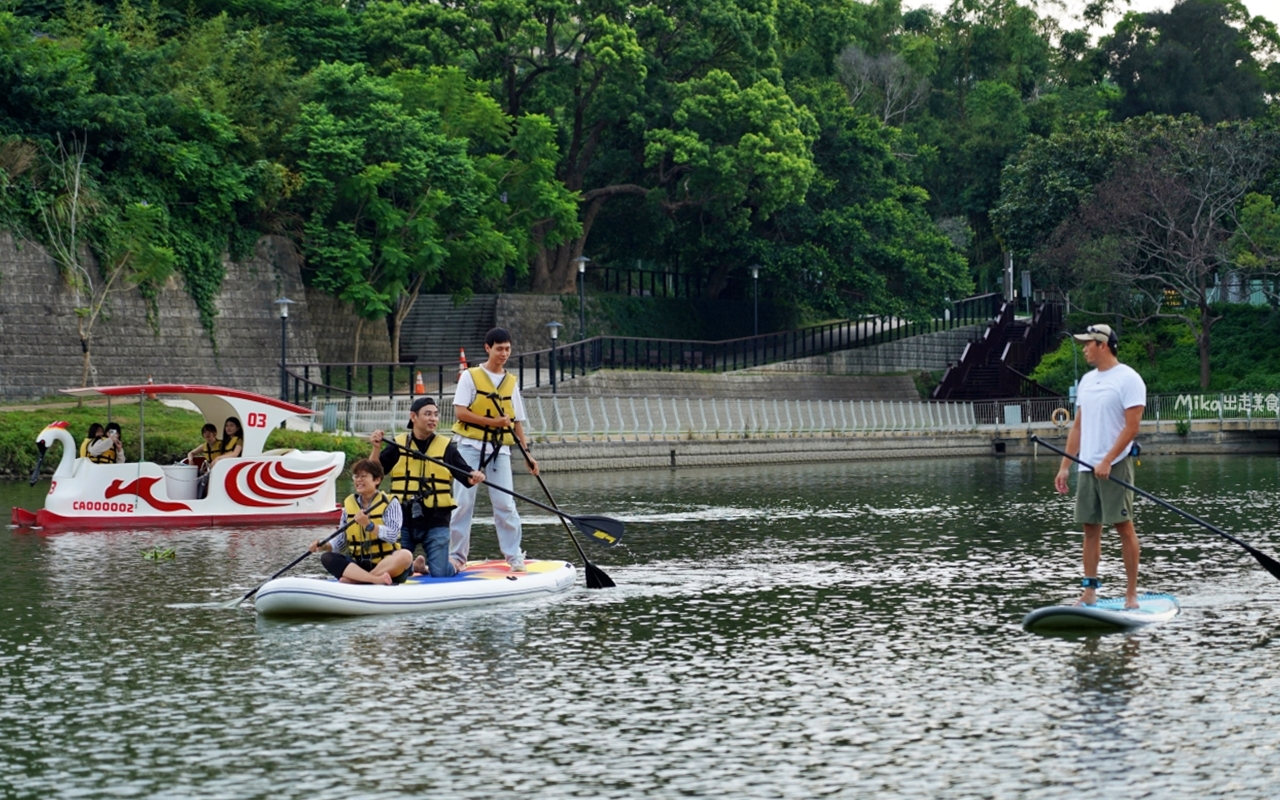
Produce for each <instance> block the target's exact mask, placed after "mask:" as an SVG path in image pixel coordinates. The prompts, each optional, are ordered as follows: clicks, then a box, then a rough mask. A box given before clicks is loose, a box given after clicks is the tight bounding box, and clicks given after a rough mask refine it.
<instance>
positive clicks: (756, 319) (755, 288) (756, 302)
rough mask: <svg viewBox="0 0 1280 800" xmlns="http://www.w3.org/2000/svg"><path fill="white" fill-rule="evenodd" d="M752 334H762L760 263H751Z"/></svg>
mask: <svg viewBox="0 0 1280 800" xmlns="http://www.w3.org/2000/svg"><path fill="white" fill-rule="evenodd" d="M751 311H752V315H751V316H752V319H753V323H752V335H753V336H759V335H760V265H759V264H752V265H751Z"/></svg>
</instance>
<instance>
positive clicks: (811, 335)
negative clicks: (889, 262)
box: [287, 294, 1000, 405]
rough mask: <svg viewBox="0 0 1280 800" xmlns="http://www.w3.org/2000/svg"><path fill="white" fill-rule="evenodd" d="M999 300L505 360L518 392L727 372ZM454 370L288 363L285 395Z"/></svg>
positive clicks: (371, 387)
mask: <svg viewBox="0 0 1280 800" xmlns="http://www.w3.org/2000/svg"><path fill="white" fill-rule="evenodd" d="M999 300H1000V296H999V295H998V294H989V295H980V296H978V297H971V298H967V299H965V300H960V301H957V302H956V303H954V304H953V309H954V310H953V309H948V310H947V312H946V313H945V314H944V315H943V316H942V317H941V318H938V319H929V320H923V321H912V320H904V319H899V318H896V317H887V316H874V317H873V316H869V317H864V318H861V319H857V320H840V321H837V322H829V323H824V324H822V325H811V326H809V327H806V328H799V329H796V330H791V331H780V332H776V333H765V334H761V335H759V336H746V337H742V338H738V339H725V340H721V341H704V340H691V339H658V338H646V337H635V336H597V337H594V338H591V339H585V340H582V341H578V342H571V343H569V344H566V345H565V346H563V347H556V348H554V349H552V348H547V349H545V350H534V351H530V352H525V353H520V354H518V355H515V356H512V358H511V360H510V361H508V362H507V369H508V370H509V371H513V372H515V373H516V375H517V378H518V379H519V381H520V387H521V389H522V390H527V389H530V388H541V387H542V386H547V385H551V383H552V381H553V380H554V381H555V382H556V383H560V382H563V381H565V380H571V379H573V378H576V377H579V376H581V375H586V374H588V373H590V372H594V371H596V370H600V369H640V370H664V371H709V372H726V371H730V370H737V369H745V368H747V367H757V366H764V365H766V364H773V363H777V362H779V361H789V360H792V359H796V358H805V357H808V356H815V355H823V354H826V353H830V352H833V351H836V350H848V349H853V348H858V347H868V346H872V345H878V344H884V343H886V342H892V341H897V340H899V339H905V338H908V337H911V336H919V335H921V334H925V333H934V332H938V331H943V330H949V329H951V328H956V327H962V326H965V325H974V324H978V323H980V322H985V321H987V320H989V319H990V317H991V315H992V314H993V313H995V309H998V308H999V306H1000V302H999ZM473 363H478V362H473ZM457 372H458V362H456V361H451V362H445V363H430V364H428V363H420V362H413V361H402V362H397V363H391V362H360V363H306V364H290V365H289V367H288V370H287V377H288V381H289V386H290V395H291V397H290V399H292V400H293V401H294V402H295V403H299V404H303V405H305V404H307V403H309V402H310V401H311V399H312V398H313V397H315V396H317V395H320V396H332V395H342V396H364V397H375V396H395V395H404V394H408V395H410V396H414V395H417V394H432V393H433V392H434V396H436V397H443V395H444V393H445V391H446V390H447V389H448V388H449V387H452V386H454V385H455V384H456V379H457ZM419 373H420V374H421V375H422V376H423V387H422V389H423V390H422V391H418V390H417V389H416V386H415V384H416V378H417V375H418V374H419Z"/></svg>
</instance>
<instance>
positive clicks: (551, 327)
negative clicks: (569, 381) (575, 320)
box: [547, 320, 564, 394]
mask: <svg viewBox="0 0 1280 800" xmlns="http://www.w3.org/2000/svg"><path fill="white" fill-rule="evenodd" d="M563 327H564V326H563V325H561V324H560V323H559V322H556V321H555V320H551V321H550V322H548V323H547V332H548V333H550V334H551V393H552V394H555V393H556V339H559V338H560V329H561V328H563Z"/></svg>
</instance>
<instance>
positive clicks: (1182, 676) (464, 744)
mask: <svg viewBox="0 0 1280 800" xmlns="http://www.w3.org/2000/svg"><path fill="white" fill-rule="evenodd" d="M1056 465H1057V459H1051V460H1046V459H1041V460H1040V461H1038V462H1035V461H1032V460H1030V459H1022V460H1019V459H1005V460H996V459H974V460H965V461H893V462H887V463H883V464H848V465H816V466H809V467H784V468H777V469H771V468H767V467H761V468H758V469H739V470H710V469H709V470H697V471H680V472H666V471H660V472H651V473H607V474H601V475H556V476H549V479H550V480H551V482H552V485H553V488H554V490H555V492H556V497H557V499H558V500H559V501H560V502H561V503H562V504H563V505H564V506H565V507H566V508H567V509H568V510H571V511H573V512H578V513H597V514H606V515H609V516H615V517H619V518H621V519H623V520H625V521H626V523H627V527H628V532H627V536H626V539H625V540H624V545H622V546H620V547H618V548H613V549H608V550H605V549H592V550H591V551H590V554H591V558H592V560H593V561H594V562H595V563H597V564H598V565H599V566H600V567H602V568H603V569H605V570H606V571H607V572H608V573H609V574H610V575H611V576H612V577H613V578H614V580H615V581H617V583H618V584H619V585H618V587H617V588H616V589H611V590H605V591H592V590H588V589H586V588H585V587H578V588H576V589H574V590H572V591H571V592H569V593H567V594H565V595H562V596H559V597H556V598H546V599H541V600H537V601H532V602H528V603H521V604H515V605H510V606H498V607H494V608H488V609H464V610H458V611H450V612H444V613H437V614H422V615H414V616H407V617H400V618H383V619H362V620H328V621H311V622H303V623H297V622H289V623H285V622H277V621H270V620H260V619H257V618H256V617H255V616H254V615H253V614H252V613H251V612H250V611H248V610H247V608H242V609H238V610H232V611H229V610H225V609H218V608H209V607H205V606H202V605H199V604H201V603H208V602H216V601H226V600H234V599H235V598H237V597H238V596H240V595H242V594H243V593H244V592H245V591H247V590H248V589H249V588H252V587H253V586H255V585H256V584H257V583H258V582H260V581H261V580H263V579H264V578H265V577H266V576H267V575H269V574H271V573H272V572H274V571H275V570H276V569H278V568H279V567H281V566H283V565H284V564H286V563H288V562H289V561H291V560H292V559H293V558H295V557H296V556H297V555H299V554H301V552H302V551H303V550H304V549H305V546H306V543H307V542H309V541H310V540H311V539H314V538H315V537H316V536H317V534H320V535H322V534H323V533H325V532H326V530H325V529H324V528H315V529H306V530H299V529H289V528H271V529H261V530H230V531H199V530H192V531H145V530H140V531H127V532H115V533H102V534H93V533H90V534H68V535H56V536H41V535H32V534H13V533H10V534H9V539H8V543H9V555H10V558H9V559H7V560H6V561H5V562H3V563H0V586H3V602H0V608H2V609H3V610H4V613H3V614H0V689H2V690H3V697H4V700H3V702H0V740H3V741H5V742H6V745H5V747H3V748H0V774H3V775H4V776H5V780H6V782H7V786H6V796H12V797H33V798H34V797H47V796H51V795H63V796H71V795H76V794H82V795H89V796H99V795H103V794H107V793H112V794H133V795H140V796H222V797H260V796H265V795H268V794H270V795H272V796H275V795H279V796H284V797H303V796H305V797H308V798H316V797H319V798H327V797H349V796H352V795H356V796H366V795H372V794H394V795H413V796H421V795H429V794H441V795H444V796H448V797H461V798H470V797H476V798H481V797H484V798H488V797H493V796H496V795H500V794H506V793H511V792H517V791H518V792H521V793H522V794H527V795H531V796H535V797H556V798H559V797H590V798H613V797H616V798H634V797H644V796H648V797H673V796H717V797H727V796H732V797H735V798H736V797H744V798H749V797H761V798H766V797H767V798H777V797H797V798H801V797H803V798H808V797H814V796H823V795H829V796H837V797H863V796H875V797H912V798H916V797H1061V796H1064V795H1066V794H1067V793H1071V794H1076V793H1085V794H1090V795H1095V796H1102V797H1128V796H1143V797H1186V796H1206V795H1214V794H1230V795H1231V796H1233V797H1267V796H1269V795H1270V794H1271V792H1272V787H1273V786H1274V781H1275V778H1276V775H1275V772H1276V770H1275V768H1273V767H1272V766H1271V764H1272V761H1273V759H1272V758H1271V756H1272V753H1271V751H1270V749H1269V748H1271V747H1272V744H1271V739H1273V738H1274V737H1270V736H1268V735H1266V732H1267V731H1269V730H1270V727H1271V725H1272V722H1271V711H1270V709H1271V706H1272V705H1273V699H1274V697H1276V695H1277V690H1280V681H1278V680H1277V678H1276V677H1275V676H1274V672H1275V670H1274V661H1275V659H1274V652H1275V651H1274V650H1273V648H1274V647H1275V646H1276V644H1275V638H1276V633H1277V630H1278V629H1280V620H1278V619H1277V617H1276V615H1275V613H1274V609H1275V607H1276V601H1277V600H1280V581H1276V580H1274V579H1273V578H1272V577H1271V576H1269V575H1267V574H1266V573H1265V572H1263V571H1262V570H1260V569H1258V568H1257V565H1256V564H1255V563H1254V562H1253V560H1252V559H1251V558H1249V557H1248V556H1247V555H1246V554H1244V553H1242V552H1241V551H1240V550H1239V548H1237V547H1235V546H1234V545H1231V544H1230V543H1227V542H1225V541H1223V540H1222V539H1221V538H1220V537H1217V536H1215V535H1214V534H1212V533H1209V532H1207V531H1204V530H1203V529H1200V528H1198V527H1196V526H1193V525H1190V524H1188V523H1186V521H1185V520H1183V519H1182V518H1181V517H1178V516H1176V515H1174V514H1172V513H1169V512H1167V511H1165V510H1163V509H1160V508H1159V507H1157V506H1154V505H1152V504H1150V503H1146V502H1140V503H1139V509H1138V511H1139V517H1138V526H1139V533H1140V535H1141V536H1142V538H1143V544H1144V571H1143V577H1142V588H1143V589H1144V590H1151V591H1169V592H1173V593H1176V594H1178V595H1179V596H1180V598H1181V600H1182V602H1183V605H1184V613H1183V616H1182V617H1180V618H1179V619H1178V620H1175V621H1174V622H1172V623H1169V624H1166V625H1162V626H1159V627H1157V628H1154V629H1150V630H1145V631H1141V632H1137V633H1133V634H1128V635H1112V636H1102V637H1084V638H1076V639H1071V638H1046V637H1041V636H1035V635H1031V634H1028V633H1026V632H1024V631H1022V629H1021V628H1020V626H1019V622H1020V620H1021V618H1022V616H1023V615H1024V614H1025V613H1026V612H1027V610H1029V609H1030V608H1033V607H1036V606H1039V605H1043V604H1045V603H1048V602H1056V601H1059V600H1064V599H1067V598H1069V597H1072V596H1073V595H1074V593H1075V592H1076V591H1077V588H1076V587H1075V584H1076V583H1077V582H1078V578H1079V555H1078V554H1079V541H1080V539H1079V537H1080V534H1079V533H1078V532H1075V531H1073V530H1072V528H1073V527H1074V526H1072V525H1071V523H1070V518H1071V508H1070V499H1069V498H1061V497H1059V496H1057V495H1056V494H1055V493H1054V492H1053V491H1052V487H1051V479H1052V474H1053V472H1054V471H1055V470H1056ZM520 480H521V481H524V482H525V483H528V485H524V483H521V484H520V485H517V487H516V488H517V491H521V492H524V493H528V494H530V495H531V496H536V495H537V493H538V491H539V490H538V488H537V485H536V483H532V482H530V480H529V479H527V478H521V479H520ZM1138 482H1139V484H1140V485H1142V486H1143V487H1144V488H1148V489H1150V490H1151V491H1154V492H1156V493H1157V494H1160V495H1161V496H1163V497H1166V498H1168V499H1169V500H1170V501H1172V502H1174V503H1176V504H1178V505H1181V506H1183V507H1185V508H1187V509H1188V510H1189V511H1192V513H1196V514H1198V515H1200V516H1202V517H1203V518H1205V519H1208V520H1211V521H1213V522H1214V523H1215V524H1218V525H1220V526H1221V527H1223V528H1225V529H1228V530H1233V531H1238V532H1240V533H1241V535H1245V536H1246V538H1248V539H1249V540H1250V541H1251V542H1252V543H1253V544H1255V546H1257V547H1259V548H1260V549H1262V550H1263V551H1264V552H1269V553H1272V554H1275V553H1277V552H1278V551H1280V547H1277V540H1276V533H1275V532H1274V531H1273V530H1272V528H1271V520H1273V519H1274V518H1275V511H1276V508H1275V505H1276V503H1277V499H1276V498H1277V493H1276V488H1277V485H1280V471H1278V469H1277V465H1276V462H1275V460H1274V459H1262V458H1252V459H1225V458H1224V459H1212V458H1200V459H1186V458H1184V459H1148V460H1146V461H1144V464H1143V467H1141V468H1140V471H1139V477H1138ZM5 491H8V490H7V488H0V493H3V492H5ZM5 498H6V496H5V495H3V494H0V500H3V499H5ZM525 521H526V542H525V543H526V547H527V549H529V550H530V551H531V553H532V554H534V555H538V556H548V557H565V558H568V557H572V556H573V550H572V545H571V544H570V542H569V541H568V537H567V536H565V534H564V532H563V530H562V529H561V528H560V527H559V524H558V522H557V521H556V519H555V518H554V517H551V516H550V515H546V514H543V513H542V512H536V511H535V512H533V513H532V514H530V515H529V516H527V517H526V518H525ZM1245 532H1247V535H1246V533H1245ZM493 539H494V537H493V535H492V531H491V530H485V531H481V532H478V535H477V538H476V541H477V542H478V543H481V542H483V543H485V545H484V546H488V545H489V544H493ZM158 546H159V547H173V548H175V550H176V552H177V557H176V558H175V559H173V560H171V561H163V562H153V561H144V560H143V559H142V558H141V555H140V553H141V551H142V550H145V549H150V548H153V547H158ZM494 546H495V547H496V545H494ZM1105 547H1106V548H1107V550H1106V552H1105V554H1104V574H1107V575H1110V577H1111V579H1110V580H1109V581H1108V584H1107V585H1108V586H1112V587H1114V586H1115V585H1117V584H1118V582H1119V580H1118V578H1119V575H1120V574H1121V568H1120V562H1119V548H1118V544H1117V543H1116V542H1115V541H1113V540H1108V541H1107V542H1106V544H1105ZM1108 570H1110V572H1109V573H1108V572H1107V571H1108ZM297 572H298V573H299V574H306V573H317V572H319V566H318V564H316V563H313V562H312V561H311V560H308V561H305V562H304V563H303V564H302V565H300V566H299V567H298V569H297ZM371 743H376V744H377V746H378V747H381V748H382V750H380V751H379V753H378V756H379V758H378V759H363V758H353V757H352V754H355V753H366V752H368V750H369V747H370V745H371ZM387 764H393V765H394V769H388V768H387V767H386V765H387Z"/></svg>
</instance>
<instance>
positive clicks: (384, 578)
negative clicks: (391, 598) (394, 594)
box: [373, 572, 391, 586]
mask: <svg viewBox="0 0 1280 800" xmlns="http://www.w3.org/2000/svg"><path fill="white" fill-rule="evenodd" d="M373 583H378V584H381V585H383V586H390V585H391V576H390V575H389V574H387V573H385V572H384V573H382V574H381V575H374V576H373Z"/></svg>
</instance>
